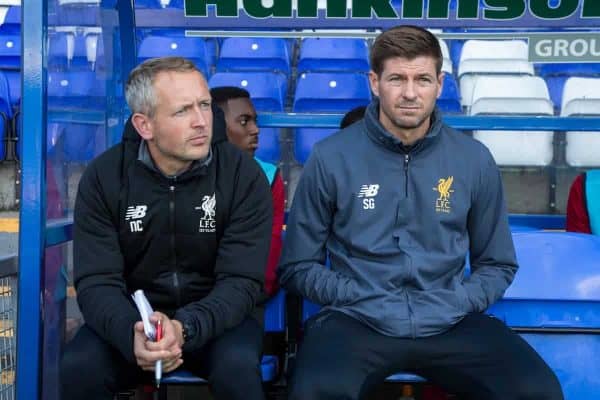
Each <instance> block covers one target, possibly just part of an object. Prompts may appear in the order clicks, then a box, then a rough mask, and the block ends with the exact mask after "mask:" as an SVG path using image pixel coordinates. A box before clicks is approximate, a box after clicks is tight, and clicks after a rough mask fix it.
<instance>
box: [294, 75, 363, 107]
mask: <svg viewBox="0 0 600 400" xmlns="http://www.w3.org/2000/svg"><path fill="white" fill-rule="evenodd" d="M370 101H371V89H370V87H369V81H368V79H367V76H366V75H365V74H351V73H317V72H314V73H304V74H302V75H300V76H299V77H298V82H297V86H296V95H295V98H294V105H293V110H294V111H296V112H346V111H348V110H351V109H353V108H354V107H357V106H362V105H365V104H368V103H369V102H370Z"/></svg>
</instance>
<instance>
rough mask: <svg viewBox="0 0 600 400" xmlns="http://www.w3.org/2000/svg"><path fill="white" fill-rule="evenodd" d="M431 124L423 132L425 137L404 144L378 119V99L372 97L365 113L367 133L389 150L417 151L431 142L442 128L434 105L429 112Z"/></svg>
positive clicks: (439, 116)
mask: <svg viewBox="0 0 600 400" xmlns="http://www.w3.org/2000/svg"><path fill="white" fill-rule="evenodd" d="M430 118H431V125H430V126H429V130H428V131H427V133H426V134H425V137H423V138H422V139H420V140H418V141H417V142H415V143H414V144H413V145H412V146H410V147H408V148H407V146H405V145H404V144H403V143H402V142H401V141H400V139H398V138H397V137H395V136H394V135H392V134H391V133H390V132H388V131H387V130H386V129H385V128H384V127H383V125H382V124H381V122H380V121H379V99H378V98H377V97H374V98H373V100H372V101H371V104H369V106H368V107H367V111H366V113H365V125H366V127H367V134H368V135H369V137H370V138H371V140H373V141H374V142H375V143H377V144H380V145H381V146H383V147H386V148H388V149H389V150H392V151H395V152H402V153H412V152H418V151H420V150H421V149H423V148H425V147H427V146H430V145H431V144H433V143H434V142H435V141H436V140H437V138H438V137H439V135H440V131H441V130H442V126H443V123H442V118H441V113H440V111H439V110H438V108H437V107H436V108H435V109H434V110H433V113H432V114H431V117H430Z"/></svg>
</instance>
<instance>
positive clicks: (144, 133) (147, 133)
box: [131, 113, 153, 140]
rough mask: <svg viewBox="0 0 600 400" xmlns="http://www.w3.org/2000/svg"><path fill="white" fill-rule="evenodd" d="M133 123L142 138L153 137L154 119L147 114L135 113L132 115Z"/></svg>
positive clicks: (148, 138) (149, 138)
mask: <svg viewBox="0 0 600 400" xmlns="http://www.w3.org/2000/svg"><path fill="white" fill-rule="evenodd" d="M131 123H132V124H133V127H134V128H135V130H136V131H137V133H138V134H139V135H140V136H141V137H142V139H144V140H151V139H152V138H153V129H152V128H153V127H152V120H151V119H150V118H149V117H148V116H147V115H144V114H141V113H135V114H133V115H132V116H131Z"/></svg>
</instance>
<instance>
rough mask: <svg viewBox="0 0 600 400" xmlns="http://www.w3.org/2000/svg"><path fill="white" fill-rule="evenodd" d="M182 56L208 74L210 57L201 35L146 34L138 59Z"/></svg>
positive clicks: (205, 74)
mask: <svg viewBox="0 0 600 400" xmlns="http://www.w3.org/2000/svg"><path fill="white" fill-rule="evenodd" d="M164 56H181V57H185V58H187V59H189V60H191V61H193V62H194V64H196V67H198V69H199V70H200V71H201V72H202V73H203V74H204V76H208V72H209V68H208V63H207V60H208V57H207V52H206V43H205V41H204V39H203V38H200V37H185V36H168V37H167V36H155V35H149V36H146V37H145V38H144V39H143V40H142V43H141V44H140V48H139V50H138V60H139V61H140V62H141V61H144V60H147V59H150V58H155V57H164Z"/></svg>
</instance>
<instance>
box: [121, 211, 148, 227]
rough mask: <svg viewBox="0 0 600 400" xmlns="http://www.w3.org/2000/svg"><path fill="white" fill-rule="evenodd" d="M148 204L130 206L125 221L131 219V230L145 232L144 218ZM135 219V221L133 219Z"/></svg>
mask: <svg viewBox="0 0 600 400" xmlns="http://www.w3.org/2000/svg"><path fill="white" fill-rule="evenodd" d="M147 209H148V206H129V207H127V212H126V213H125V221H129V229H131V232H143V230H144V227H143V226H142V218H144V217H145V216H146V210H147ZM131 220H133V221H131Z"/></svg>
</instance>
